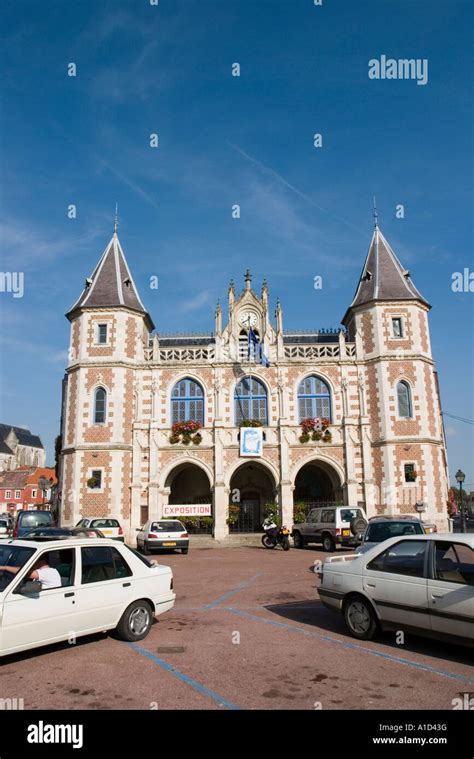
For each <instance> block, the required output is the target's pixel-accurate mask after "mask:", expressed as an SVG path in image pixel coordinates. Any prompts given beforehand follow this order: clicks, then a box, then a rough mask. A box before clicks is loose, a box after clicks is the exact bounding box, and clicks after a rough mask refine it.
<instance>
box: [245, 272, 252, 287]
mask: <svg viewBox="0 0 474 759" xmlns="http://www.w3.org/2000/svg"><path fill="white" fill-rule="evenodd" d="M251 286H252V275H251V274H250V271H249V270H248V269H247V271H246V272H245V289H246V290H250V288H251Z"/></svg>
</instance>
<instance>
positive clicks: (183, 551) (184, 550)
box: [181, 548, 189, 553]
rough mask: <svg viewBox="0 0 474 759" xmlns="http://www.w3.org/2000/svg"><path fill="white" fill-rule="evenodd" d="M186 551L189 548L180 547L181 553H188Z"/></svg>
mask: <svg viewBox="0 0 474 759" xmlns="http://www.w3.org/2000/svg"><path fill="white" fill-rule="evenodd" d="M188 551H189V548H182V549H181V553H188Z"/></svg>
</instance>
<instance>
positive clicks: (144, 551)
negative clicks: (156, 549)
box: [142, 543, 150, 556]
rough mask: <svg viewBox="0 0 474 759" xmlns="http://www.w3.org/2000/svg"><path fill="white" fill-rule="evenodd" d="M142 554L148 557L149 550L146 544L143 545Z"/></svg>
mask: <svg viewBox="0 0 474 759" xmlns="http://www.w3.org/2000/svg"><path fill="white" fill-rule="evenodd" d="M142 553H143V554H144V556H149V555H150V549H149V548H148V546H147V544H146V543H143V548H142Z"/></svg>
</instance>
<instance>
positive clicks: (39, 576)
mask: <svg viewBox="0 0 474 759" xmlns="http://www.w3.org/2000/svg"><path fill="white" fill-rule="evenodd" d="M2 569H3V570H4V571H5V572H11V573H12V574H16V573H17V572H18V571H19V570H20V569H21V567H7V566H0V571H1V570H2ZM28 580H39V581H40V583H41V590H47V589H48V588H60V587H61V575H60V574H59V572H58V570H57V569H54V567H50V566H49V560H48V554H47V553H44V554H43V555H42V556H40V558H39V559H38V561H37V562H36V564H35V565H34V568H33V569H32V571H31V572H30V574H29V575H28Z"/></svg>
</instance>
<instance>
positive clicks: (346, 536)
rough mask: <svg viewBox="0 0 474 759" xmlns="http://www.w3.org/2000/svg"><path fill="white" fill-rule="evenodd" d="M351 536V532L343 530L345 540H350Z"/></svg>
mask: <svg viewBox="0 0 474 759" xmlns="http://www.w3.org/2000/svg"><path fill="white" fill-rule="evenodd" d="M350 534H351V531H350V530H343V531H342V537H343V538H348V537H349V535H350Z"/></svg>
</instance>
